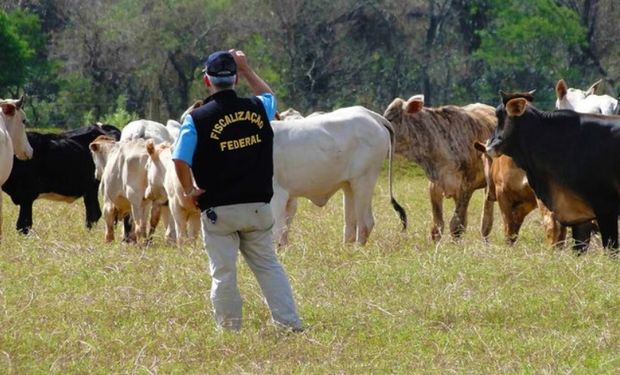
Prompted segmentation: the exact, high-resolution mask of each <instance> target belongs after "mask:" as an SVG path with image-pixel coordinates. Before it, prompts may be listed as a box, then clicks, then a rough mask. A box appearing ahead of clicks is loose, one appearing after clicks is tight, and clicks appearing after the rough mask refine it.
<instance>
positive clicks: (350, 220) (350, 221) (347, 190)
mask: <svg viewBox="0 0 620 375" xmlns="http://www.w3.org/2000/svg"><path fill="white" fill-rule="evenodd" d="M342 192H343V193H344V194H343V198H342V200H343V206H344V233H343V235H344V236H343V238H344V242H345V243H353V242H355V240H356V237H357V215H356V214H355V197H354V194H353V189H351V185H350V184H348V183H347V184H345V185H344V186H343V188H342Z"/></svg>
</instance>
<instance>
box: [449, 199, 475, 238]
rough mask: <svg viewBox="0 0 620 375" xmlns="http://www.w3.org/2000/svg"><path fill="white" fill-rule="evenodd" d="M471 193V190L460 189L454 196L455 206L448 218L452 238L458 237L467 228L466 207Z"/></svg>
mask: <svg viewBox="0 0 620 375" xmlns="http://www.w3.org/2000/svg"><path fill="white" fill-rule="evenodd" d="M472 193H473V192H472V191H462V192H460V193H459V194H458V195H457V197H456V198H455V205H456V207H455V208H454V215H452V219H451V220H450V234H451V235H452V238H454V239H458V238H460V237H461V236H462V235H463V232H465V228H467V207H468V206H469V200H470V199H471V196H472Z"/></svg>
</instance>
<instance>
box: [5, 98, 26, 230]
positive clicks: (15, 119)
mask: <svg viewBox="0 0 620 375" xmlns="http://www.w3.org/2000/svg"><path fill="white" fill-rule="evenodd" d="M22 104H23V97H22V98H20V99H18V100H15V99H0V186H2V185H3V184H4V183H5V182H6V180H8V178H9V176H10V175H11V170H12V169H13V156H16V157H17V158H18V159H20V160H28V159H31V158H32V152H33V151H32V146H30V143H29V142H28V138H27V137H26V125H25V122H26V114H25V113H24V111H23V110H22ZM0 239H2V190H0Z"/></svg>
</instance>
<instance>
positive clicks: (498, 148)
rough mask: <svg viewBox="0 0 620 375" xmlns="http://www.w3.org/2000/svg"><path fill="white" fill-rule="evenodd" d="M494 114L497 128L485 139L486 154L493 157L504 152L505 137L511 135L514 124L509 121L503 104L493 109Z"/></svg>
mask: <svg viewBox="0 0 620 375" xmlns="http://www.w3.org/2000/svg"><path fill="white" fill-rule="evenodd" d="M495 116H497V128H495V131H494V132H493V134H492V135H491V138H489V139H488V140H487V144H486V150H487V154H488V155H489V156H491V157H493V158H495V157H498V156H501V155H503V154H504V149H505V148H506V138H508V137H510V136H511V135H512V132H513V130H514V125H513V124H512V122H511V121H510V117H509V116H507V114H506V108H505V107H504V104H500V105H499V106H498V107H497V109H496V110H495Z"/></svg>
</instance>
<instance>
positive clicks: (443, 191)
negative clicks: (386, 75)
mask: <svg viewBox="0 0 620 375" xmlns="http://www.w3.org/2000/svg"><path fill="white" fill-rule="evenodd" d="M384 116H385V118H387V119H388V120H389V121H390V122H391V123H392V125H393V126H394V132H395V136H396V141H395V152H396V153H398V154H401V155H403V156H404V157H406V158H407V159H409V160H411V161H413V162H416V163H417V164H418V165H420V166H421V167H422V169H423V170H424V172H425V173H426V177H427V178H428V179H429V180H430V187H429V190H430V196H431V206H432V212H433V226H432V229H431V237H432V238H433V240H439V239H440V238H441V235H442V232H443V228H444V222H443V207H442V206H443V199H444V197H445V198H453V199H454V200H455V202H456V208H455V211H454V215H453V217H452V219H451V220H450V233H451V234H452V236H453V237H454V238H458V237H460V236H461V234H462V233H463V232H464V230H465V227H466V226H467V207H468V206H469V201H470V199H471V196H472V194H473V192H474V191H475V190H476V189H482V188H484V187H486V180H485V177H484V168H483V164H482V159H481V157H480V155H479V154H478V153H477V151H475V150H474V149H473V148H472V147H471V145H472V144H473V143H474V142H476V141H478V142H484V141H486V140H487V139H488V138H489V136H490V135H491V132H492V131H493V129H495V126H496V123H497V121H496V119H495V116H494V109H493V107H490V106H488V105H484V104H480V103H476V104H470V105H468V106H465V107H457V106H453V105H448V106H444V107H438V108H426V107H424V96H423V95H415V96H413V97H411V98H410V99H409V100H407V101H405V100H403V99H401V98H396V99H394V101H393V102H392V103H391V104H390V105H389V106H388V107H387V109H386V110H385V113H384ZM492 223H493V202H492V201H489V200H485V203H484V209H483V219H482V229H481V232H482V235H483V237H485V238H486V237H487V236H488V234H489V233H490V231H491V226H492Z"/></svg>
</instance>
